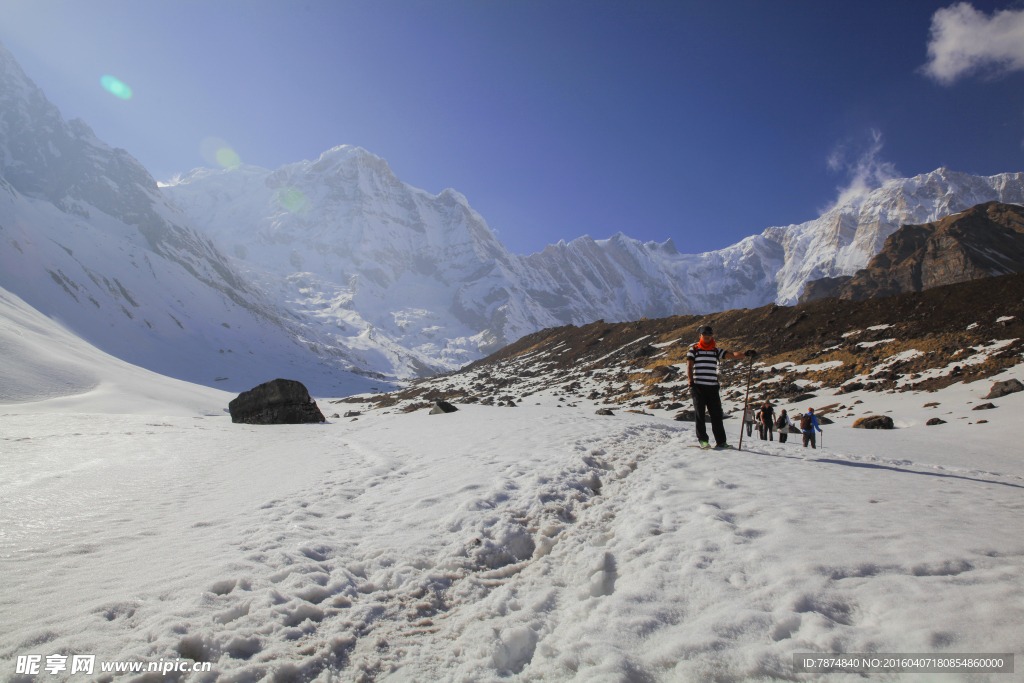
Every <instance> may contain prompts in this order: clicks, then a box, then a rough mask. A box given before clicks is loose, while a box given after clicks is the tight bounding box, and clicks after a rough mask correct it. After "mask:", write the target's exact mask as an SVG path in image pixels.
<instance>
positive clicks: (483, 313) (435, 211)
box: [0, 46, 1024, 395]
mask: <svg viewBox="0 0 1024 683" xmlns="http://www.w3.org/2000/svg"><path fill="white" fill-rule="evenodd" d="M993 200H995V201H1000V202H1011V203H1022V202H1024V174H1002V175H997V176H991V177H986V178H981V177H974V176H969V175H966V174H961V173H955V172H952V171H949V170H947V169H939V170H937V171H935V172H933V173H928V174H925V175H921V176H917V177H915V178H909V179H902V180H894V181H890V182H888V183H886V184H885V185H884V186H882V187H881V188H879V189H877V190H875V191H874V192H871V193H869V194H868V195H865V196H863V197H860V198H858V199H856V200H853V201H851V202H848V203H846V204H843V205H840V206H837V207H835V208H833V209H831V210H830V211H828V212H826V213H825V214H824V215H822V216H821V217H820V218H818V219H816V220H814V221H809V222H807V223H803V224H800V225H790V226H785V227H772V228H768V229H766V230H764V231H763V232H762V233H761V234H759V235H754V236H751V237H748V238H746V239H744V240H741V241H740V242H738V243H737V244H734V245H732V246H729V247H726V248H724V249H720V250H717V251H712V252H707V253H703V254H680V253H679V252H678V251H677V250H676V248H675V245H674V244H673V243H672V241H671V240H668V241H666V242H664V243H660V244H659V243H655V242H647V243H642V242H640V241H638V240H634V239H630V238H629V237H626V236H625V235H623V234H621V233H618V234H616V235H613V236H612V237H611V238H609V239H603V240H594V239H592V238H590V237H589V236H584V237H580V238H578V239H575V240H572V241H571V242H568V243H565V242H559V243H558V244H556V245H549V246H548V247H546V248H545V249H544V250H543V251H541V252H539V253H535V254H531V255H528V256H523V255H516V254H511V253H509V252H508V250H507V249H505V247H504V245H503V244H502V243H501V242H500V241H499V240H498V238H497V237H496V236H495V235H494V233H493V232H491V230H490V229H489V228H488V227H487V223H486V221H485V220H484V219H483V217H482V216H480V214H478V213H477V212H476V211H474V210H473V209H472V208H471V207H470V205H469V203H468V202H467V200H466V198H465V197H463V196H462V195H461V194H459V193H458V192H455V191H454V190H445V191H443V192H441V193H440V194H438V195H433V194H430V193H428V192H425V191H423V190H419V189H416V188H413V187H411V186H409V185H407V184H406V183H403V182H402V181H401V180H399V179H398V178H397V177H396V176H395V175H394V173H393V172H392V171H391V169H390V168H389V167H388V165H387V163H386V162H385V161H384V160H383V159H380V158H379V157H377V156H375V155H373V154H371V153H369V152H367V151H366V150H363V149H361V148H358V147H351V146H341V147H336V148H334V149H331V150H328V151H327V152H325V153H324V154H322V155H321V156H320V158H319V159H317V160H315V161H312V162H311V161H303V162H299V163H295V164H289V165H286V166H283V167H281V168H279V169H277V170H275V171H269V170H266V169H261V168H257V167H253V166H240V167H237V168H232V169H227V170H221V171H214V170H209V169H197V170H195V171H192V172H191V173H189V174H187V175H186V176H184V177H182V178H180V179H178V180H176V181H175V182H173V183H172V184H170V185H169V186H163V187H161V186H158V184H157V183H156V182H154V180H153V178H152V177H151V176H150V175H149V173H148V172H146V170H145V169H144V168H143V167H142V166H141V164H139V163H138V162H137V161H136V160H135V159H134V158H132V157H131V155H129V154H128V153H127V152H126V151H124V150H120V149H112V148H111V147H109V146H108V145H106V144H105V143H103V142H102V141H100V140H98V139H97V138H96V136H95V135H94V134H93V132H92V131H91V130H90V129H89V127H88V126H87V125H86V124H85V123H83V122H81V121H79V120H75V121H70V122H65V121H64V120H63V119H62V118H61V115H60V112H59V111H58V110H57V108H56V107H55V106H54V105H53V104H51V103H50V102H49V101H48V100H47V99H46V97H45V96H44V95H43V93H42V91H41V90H39V89H38V88H37V87H36V86H35V84H33V83H32V81H31V80H29V79H28V77H27V76H26V75H25V74H24V73H23V72H22V70H21V67H20V66H18V64H17V62H16V61H15V60H14V58H13V57H12V56H11V55H10V53H9V52H7V51H6V49H4V48H3V47H2V46H0V267H2V270H0V286H2V287H5V288H7V289H8V290H10V291H11V292H13V293H14V294H16V295H18V296H20V297H21V298H22V299H24V300H25V301H26V302H28V303H29V304H30V305H32V306H34V307H35V308H37V309H38V310H39V311H41V312H42V313H44V314H45V315H48V316H50V317H52V318H56V319H59V320H60V321H61V322H62V323H63V324H65V325H66V326H67V327H68V328H70V329H71V330H72V331H74V332H75V333H76V334H78V335H79V336H81V337H83V338H84V339H86V340H87V341H89V342H90V343H92V344H94V345H95V346H97V347H99V348H100V349H102V350H103V351H106V352H108V353H111V354H112V355H115V356H117V357H119V358H122V359H124V360H127V361H129V362H131V363H135V364H137V365H141V366H143V367H146V368H148V369H151V370H154V371H156V372H160V373H161V374H166V375H169V376H172V377H176V378H179V379H186V380H189V381H193V382H198V383H201V384H208V385H212V386H218V387H222V388H225V389H231V390H241V389H247V388H250V387H251V386H254V385H256V384H259V383H261V382H264V381H267V380H268V379H273V378H274V377H277V376H281V377H286V378H294V379H299V380H301V381H303V382H304V383H306V384H307V386H308V387H309V388H310V390H311V391H313V392H314V393H315V394H319V395H324V394H342V393H351V392H352V391H357V390H361V389H362V388H365V387H363V385H365V384H372V383H373V382H371V381H370V380H369V379H367V378H377V379H383V378H384V376H387V377H392V378H400V379H401V378H411V377H417V376H425V375H430V374H434V373H436V372H439V371H445V370H452V369H455V368H458V367H461V366H462V365H464V364H466V363H468V362H471V361H474V360H477V359H480V358H482V357H484V356H486V355H487V354H489V353H491V352H492V351H494V350H496V349H499V348H501V347H503V346H504V345H506V344H509V343H511V342H513V341H515V340H518V339H520V338H522V337H523V336H525V335H528V334H531V333H534V332H536V331H538V330H541V329H545V328H549V327H555V326H559V325H565V324H573V325H584V324H588V323H591V322H593V321H595V320H600V319H604V320H608V321H625V320H636V319H639V318H644V317H647V318H658V317H665V316H670V315H682V314H702V313H707V312H711V311H722V310H726V309H731V308H754V307H758V306H761V305H764V304H766V303H768V302H778V303H781V304H791V303H794V302H795V301H796V299H797V296H798V295H799V293H800V292H801V291H802V290H803V288H804V285H805V283H806V282H808V281H809V280H813V279H818V278H821V277H837V276H845V275H853V274H854V273H856V272H857V270H858V269H860V268H863V267H864V266H866V265H867V263H868V261H869V259H870V258H871V257H872V256H874V255H875V254H876V253H877V252H878V251H879V249H880V248H881V246H882V244H883V243H884V242H885V239H886V238H887V237H888V236H889V235H890V234H892V233H893V232H895V231H896V229H897V228H898V227H899V226H900V225H902V224H905V223H914V224H921V223H927V222H929V221H934V220H937V219H939V218H941V217H942V216H945V215H948V214H950V213H955V212H959V211H963V210H965V209H967V208H969V207H970V206H973V205H975V204H978V203H981V202H985V201H993ZM704 227H711V228H713V227H714V226H704ZM214 382H217V383H218V384H213V383H214ZM220 382H223V383H222V384H221V383H220Z"/></svg>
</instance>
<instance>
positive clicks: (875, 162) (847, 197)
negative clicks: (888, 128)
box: [822, 128, 900, 213]
mask: <svg viewBox="0 0 1024 683" xmlns="http://www.w3.org/2000/svg"><path fill="white" fill-rule="evenodd" d="M868 137H869V140H868V142H867V146H866V147H864V148H863V149H860V150H854V151H852V152H851V150H850V147H851V144H852V143H843V144H838V145H836V148H835V149H834V150H832V153H831V154H829V155H828V158H827V159H826V162H827V163H828V167H829V170H831V171H835V172H841V171H844V172H846V174H847V176H848V181H847V183H846V184H845V185H840V186H839V187H837V188H836V189H837V190H838V191H839V196H838V197H837V198H836V200H835V202H833V203H832V204H831V205H830V206H828V207H826V208H825V209H823V210H822V213H825V212H826V211H828V210H829V209H832V208H834V207H836V206H839V205H841V204H846V203H848V202H853V201H855V200H856V199H858V198H860V197H863V196H864V195H866V194H868V193H869V192H871V191H872V190H875V189H878V188H879V187H881V186H882V184H883V183H885V182H886V181H887V180H892V179H893V178H899V177H900V174H899V172H898V171H897V170H896V166H895V165H894V164H893V163H892V162H890V161H883V160H882V159H881V153H882V147H883V142H882V131H880V130H877V129H875V128H872V129H871V130H870V132H869V134H868Z"/></svg>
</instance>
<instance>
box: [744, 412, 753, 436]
mask: <svg viewBox="0 0 1024 683" xmlns="http://www.w3.org/2000/svg"><path fill="white" fill-rule="evenodd" d="M743 424H745V425H746V426H747V436H750V433H751V432H752V431H753V430H754V409H753V408H751V407H750V406H747V407H746V408H745V409H744V410H743Z"/></svg>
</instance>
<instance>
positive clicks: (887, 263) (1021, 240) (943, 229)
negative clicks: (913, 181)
mask: <svg viewBox="0 0 1024 683" xmlns="http://www.w3.org/2000/svg"><path fill="white" fill-rule="evenodd" d="M1021 271H1024V208H1022V207H1020V206H1014V205H1010V204H1001V203H999V202H986V203H984V204H979V205H977V206H974V207H972V208H970V209H968V210H967V211H963V212H961V213H957V214H954V215H952V216H946V217H945V218H943V219H941V220H939V221H935V222H932V223H925V224H923V225H904V226H903V227H901V228H900V229H899V230H897V231H896V232H894V233H893V234H892V235H890V236H889V237H888V238H887V239H886V240H885V244H884V245H883V247H882V250H881V251H880V252H879V253H878V254H876V255H875V257H874V258H872V259H871V262H870V263H868V267H867V268H864V269H862V270H859V271H857V273H856V274H855V275H852V276H850V275H847V276H843V277H838V278H822V279H820V280H812V281H811V282H808V283H807V286H806V289H805V290H804V293H803V295H801V297H800V301H801V303H803V302H806V301H814V300H816V299H822V298H825V297H829V296H832V297H837V298H840V299H867V298H871V297H877V296H889V295H892V294H901V293H903V292H919V291H921V290H923V289H931V288H932V287H938V286H939V285H948V284H953V283H955V282H965V281H967V280H977V279H980V278H983V277H990V276H993V275H1006V274H1008V273H1018V272H1021Z"/></svg>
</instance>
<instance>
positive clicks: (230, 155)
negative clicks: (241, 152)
mask: <svg viewBox="0 0 1024 683" xmlns="http://www.w3.org/2000/svg"><path fill="white" fill-rule="evenodd" d="M216 157H217V163H218V164H220V165H221V166H223V167H224V168H234V167H235V166H241V165H242V160H241V159H239V158H238V154H236V153H235V150H233V149H231V148H230V147H221V148H220V149H218V150H217V154H216Z"/></svg>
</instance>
